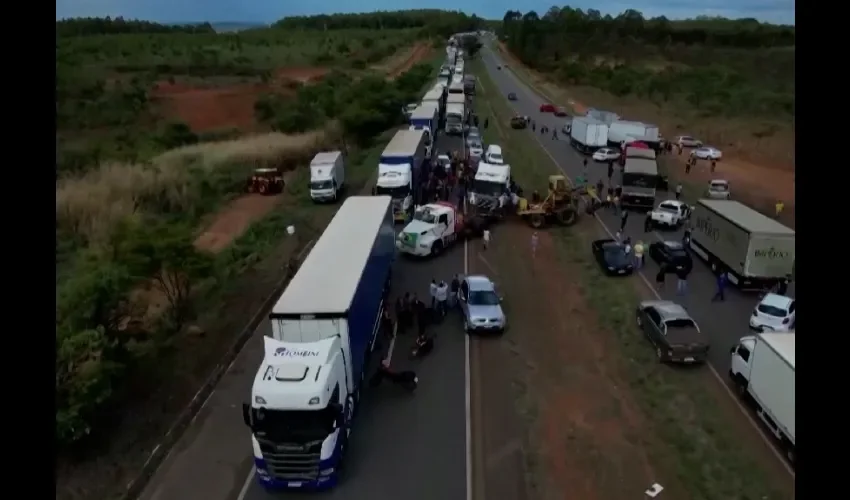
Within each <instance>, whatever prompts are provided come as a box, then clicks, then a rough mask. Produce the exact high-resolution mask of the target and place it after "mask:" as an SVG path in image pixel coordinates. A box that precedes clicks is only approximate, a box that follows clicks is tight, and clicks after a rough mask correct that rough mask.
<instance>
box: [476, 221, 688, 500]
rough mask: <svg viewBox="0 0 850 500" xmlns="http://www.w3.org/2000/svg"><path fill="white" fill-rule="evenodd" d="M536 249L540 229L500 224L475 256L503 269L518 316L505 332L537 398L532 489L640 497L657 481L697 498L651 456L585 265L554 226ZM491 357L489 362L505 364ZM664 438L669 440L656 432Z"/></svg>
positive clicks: (491, 269)
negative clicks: (557, 240) (533, 240)
mask: <svg viewBox="0 0 850 500" xmlns="http://www.w3.org/2000/svg"><path fill="white" fill-rule="evenodd" d="M538 236H539V247H538V249H537V255H536V256H535V257H534V258H533V259H532V257H531V255H530V247H529V241H530V237H531V229H530V228H527V227H525V226H522V225H518V224H515V223H508V224H505V225H503V226H500V227H499V228H497V229H495V230H494V232H493V245H492V247H491V248H490V249H489V250H487V251H481V250H480V248H478V246H477V245H475V247H476V248H475V250H474V251H471V253H472V255H471V256H470V261H472V260H476V261H477V264H476V267H478V268H479V270H480V271H483V272H487V273H488V274H490V275H491V276H494V279H495V281H497V282H498V283H499V288H500V290H501V291H502V293H504V294H505V295H506V305H507V307H508V308H509V311H508V314H509V316H510V317H511V318H514V320H513V321H514V322H513V323H512V324H511V329H510V333H509V334H507V335H506V336H505V337H504V339H503V340H501V342H513V343H515V345H514V346H513V347H512V350H513V352H514V353H515V356H516V358H517V364H518V365H519V366H521V367H522V368H523V370H522V372H524V373H522V374H521V375H520V374H515V375H516V376H518V377H520V378H522V379H523V380H522V382H518V383H517V384H516V385H518V386H521V387H524V388H525V391H526V394H524V395H521V396H520V398H519V399H526V400H528V401H529V403H528V405H529V406H530V408H525V409H520V411H521V413H523V414H524V417H525V420H526V422H524V423H525V426H524V428H526V429H528V434H529V435H528V436H527V443H526V452H527V453H530V454H531V457H530V458H528V459H527V461H528V462H530V463H532V464H534V465H533V466H532V467H531V470H530V471H529V474H530V481H529V483H530V485H531V488H533V489H534V490H535V491H534V492H533V493H531V494H530V495H529V498H540V499H547V500H548V499H552V500H555V499H558V500H561V499H564V498H580V499H582V500H596V499H600V500H621V499H625V498H639V497H640V495H641V494H642V492H643V491H644V490H645V489H646V488H647V487H649V485H651V484H652V483H653V482H655V481H660V482H663V483H664V486H665V489H666V491H665V494H666V495H667V496H669V497H670V498H675V499H677V500H685V499H687V498H690V495H689V494H688V493H687V492H686V490H685V489H684V488H682V487H681V485H679V484H677V478H676V477H675V476H674V475H673V474H668V473H667V472H668V471H666V470H662V467H660V466H658V464H654V463H651V462H650V458H649V457H648V456H647V454H646V452H645V451H644V450H645V448H644V446H645V445H646V443H647V442H653V440H654V439H655V438H654V436H653V434H652V433H651V432H649V431H648V430H647V423H646V422H644V421H643V420H642V415H641V413H640V411H639V410H638V409H637V406H636V404H635V402H634V400H633V396H632V395H631V394H630V393H628V392H626V389H625V387H626V382H625V379H624V378H623V377H621V376H620V375H619V374H618V373H617V370H618V368H617V367H616V366H615V362H613V361H610V359H609V358H608V357H606V352H608V351H609V349H611V348H613V346H608V345H606V343H607V339H609V338H611V337H612V336H611V335H605V334H603V333H602V332H601V331H600V330H601V329H602V327H601V326H600V324H599V322H598V321H597V318H596V315H595V312H593V311H592V310H591V309H590V307H589V305H588V304H587V303H586V301H585V299H584V297H583V295H582V291H581V284H580V282H579V281H578V280H576V279H571V278H570V277H571V276H575V274H577V273H580V272H581V270H580V269H573V268H571V266H570V265H567V266H564V263H562V262H559V261H558V259H557V257H556V255H555V249H554V242H553V240H552V238H551V236H550V235H549V234H548V233H547V232H545V231H541V232H539V233H538ZM504 369H505V367H504V366H485V367H482V368H481V371H482V372H484V373H487V372H488V370H492V371H498V370H504ZM653 444H654V446H656V447H657V446H664V445H663V444H662V443H655V442H653Z"/></svg>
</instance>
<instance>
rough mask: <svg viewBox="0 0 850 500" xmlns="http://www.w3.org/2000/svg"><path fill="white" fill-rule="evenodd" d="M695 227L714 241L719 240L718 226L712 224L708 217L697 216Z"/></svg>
mask: <svg viewBox="0 0 850 500" xmlns="http://www.w3.org/2000/svg"><path fill="white" fill-rule="evenodd" d="M696 229H697V231H699V232H701V233H703V234H704V235H706V236H708V237H709V238H711V240H712V241H714V242H715V243H717V242H718V241H719V240H720V228H719V227H716V226H715V225H714V224H712V222H711V218H710V217H697V222H696Z"/></svg>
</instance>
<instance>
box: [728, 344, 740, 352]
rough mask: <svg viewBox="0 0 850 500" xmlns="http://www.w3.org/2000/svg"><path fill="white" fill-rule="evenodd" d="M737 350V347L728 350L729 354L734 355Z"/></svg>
mask: <svg viewBox="0 0 850 500" xmlns="http://www.w3.org/2000/svg"><path fill="white" fill-rule="evenodd" d="M737 350H738V346H736V345H733V346H732V348H731V349H729V354H735V351H737Z"/></svg>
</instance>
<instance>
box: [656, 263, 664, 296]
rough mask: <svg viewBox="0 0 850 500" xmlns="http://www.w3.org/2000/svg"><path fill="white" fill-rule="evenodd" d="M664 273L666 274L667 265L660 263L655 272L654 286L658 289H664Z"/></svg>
mask: <svg viewBox="0 0 850 500" xmlns="http://www.w3.org/2000/svg"><path fill="white" fill-rule="evenodd" d="M666 274H667V266H666V265H662V266H661V267H659V268H658V273H656V274H655V286H656V287H657V288H658V290H659V291H660V290H663V289H664V277H665V275H666Z"/></svg>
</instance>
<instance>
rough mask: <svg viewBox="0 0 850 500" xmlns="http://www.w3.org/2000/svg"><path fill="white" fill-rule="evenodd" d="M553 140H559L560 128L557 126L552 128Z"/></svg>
mask: <svg viewBox="0 0 850 500" xmlns="http://www.w3.org/2000/svg"><path fill="white" fill-rule="evenodd" d="M552 140H553V141H557V140H558V129H557V128H553V129H552Z"/></svg>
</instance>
